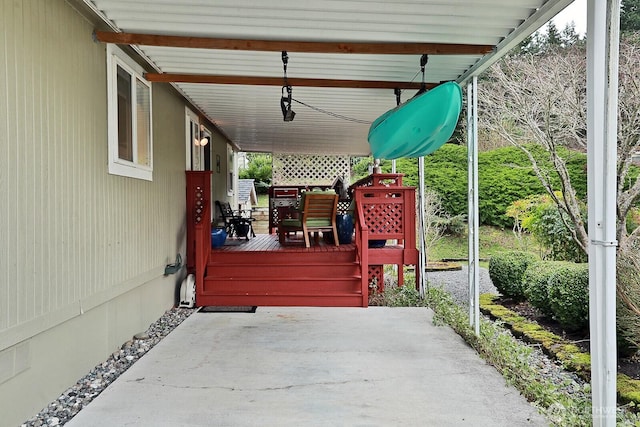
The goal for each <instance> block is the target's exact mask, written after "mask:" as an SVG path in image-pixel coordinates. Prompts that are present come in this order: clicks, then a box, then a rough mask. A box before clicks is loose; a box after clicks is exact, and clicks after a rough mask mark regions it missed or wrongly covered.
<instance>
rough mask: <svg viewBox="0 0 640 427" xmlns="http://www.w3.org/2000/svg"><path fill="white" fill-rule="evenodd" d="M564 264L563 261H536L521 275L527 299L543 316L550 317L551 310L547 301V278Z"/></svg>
mask: <svg viewBox="0 0 640 427" xmlns="http://www.w3.org/2000/svg"><path fill="white" fill-rule="evenodd" d="M563 265H566V262H564V261H538V262H534V263H532V264H530V265H529V267H527V270H526V271H525V272H524V276H523V277H522V287H523V289H524V296H525V297H526V299H527V301H529V303H530V304H531V305H532V306H534V307H535V308H537V309H538V310H540V312H541V313H542V314H544V315H545V316H549V317H551V316H552V315H553V310H552V309H551V303H550V302H549V278H550V277H551V276H553V275H554V274H555V273H556V271H557V270H558V268H560V267H561V266H563Z"/></svg>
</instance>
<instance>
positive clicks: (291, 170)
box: [272, 154, 350, 185]
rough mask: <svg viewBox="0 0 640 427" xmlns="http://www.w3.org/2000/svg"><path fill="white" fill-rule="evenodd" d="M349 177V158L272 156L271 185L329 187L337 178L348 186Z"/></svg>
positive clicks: (296, 155) (297, 155)
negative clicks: (340, 178)
mask: <svg viewBox="0 0 640 427" xmlns="http://www.w3.org/2000/svg"><path fill="white" fill-rule="evenodd" d="M349 175H350V159H349V156H322V155H305V154H274V155H273V175H272V184H273V185H331V184H333V181H334V180H335V179H336V178H337V177H338V176H340V177H342V178H343V179H345V183H346V184H347V185H348V179H349Z"/></svg>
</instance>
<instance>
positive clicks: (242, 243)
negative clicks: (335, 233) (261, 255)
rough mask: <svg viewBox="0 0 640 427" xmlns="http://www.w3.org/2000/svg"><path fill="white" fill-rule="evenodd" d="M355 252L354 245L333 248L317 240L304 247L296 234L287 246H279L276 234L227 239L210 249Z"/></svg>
mask: <svg viewBox="0 0 640 427" xmlns="http://www.w3.org/2000/svg"><path fill="white" fill-rule="evenodd" d="M354 250H355V244H353V243H351V244H347V245H340V246H335V245H333V244H327V243H325V242H324V241H323V240H322V237H321V238H320V239H319V243H318V244H314V242H313V239H312V240H311V247H310V248H306V247H305V246H304V240H303V238H302V234H300V233H297V234H296V237H295V238H293V239H289V240H288V242H287V245H284V246H283V245H281V244H280V242H279V241H278V235H277V234H258V235H256V237H254V238H252V239H250V240H246V239H244V238H238V239H236V238H227V240H226V242H225V244H224V246H222V247H221V248H216V249H212V252H214V253H215V252H296V253H299V252H310V253H314V252H351V251H354Z"/></svg>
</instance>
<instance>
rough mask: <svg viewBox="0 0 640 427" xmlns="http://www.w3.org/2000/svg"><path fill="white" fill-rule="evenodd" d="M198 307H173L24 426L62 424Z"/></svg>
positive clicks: (36, 426) (23, 425)
mask: <svg viewBox="0 0 640 427" xmlns="http://www.w3.org/2000/svg"><path fill="white" fill-rule="evenodd" d="M194 311H195V310H194V309H187V308H174V309H171V310H168V311H167V312H165V313H164V314H163V315H162V317H160V319H158V320H157V321H156V322H154V323H153V324H152V325H151V326H149V329H147V330H146V331H145V332H143V333H140V334H136V335H135V336H134V337H133V338H132V339H131V340H130V341H127V342H126V343H124V344H123V345H122V347H120V349H119V350H117V351H115V352H114V353H113V354H112V355H111V356H109V358H108V359H107V360H106V361H104V362H103V363H101V364H99V365H97V366H96V367H95V368H93V369H92V370H91V372H89V373H88V374H87V375H85V376H84V377H82V378H81V379H80V380H79V381H78V382H77V383H76V384H75V385H74V386H72V387H70V388H69V389H68V390H66V391H65V392H64V393H62V395H60V397H58V398H57V399H56V400H54V401H53V402H51V403H50V404H49V405H47V406H46V407H45V408H43V409H42V411H40V412H39V413H38V414H37V415H35V416H34V417H32V418H30V419H29V420H28V421H25V422H24V423H23V424H22V427H38V426H62V425H64V424H65V423H67V421H69V420H70V419H71V418H73V416H74V415H76V414H77V413H78V412H79V411H80V410H81V409H82V408H83V407H85V406H86V405H88V404H89V402H91V401H92V400H93V399H94V398H95V397H96V396H97V395H99V394H100V393H101V392H102V391H103V390H104V389H105V388H107V386H108V385H109V384H111V382H113V381H114V380H115V379H116V378H118V377H119V376H120V374H122V373H123V372H124V371H126V370H127V369H128V368H129V367H130V366H131V365H133V364H134V363H135V362H136V361H137V360H138V359H139V358H140V357H142V356H143V355H144V354H145V353H146V352H147V351H149V350H150V349H151V348H152V347H153V346H154V345H156V344H157V343H158V342H160V340H162V338H164V337H165V336H167V334H169V332H171V331H172V330H173V329H174V328H175V327H176V326H178V325H179V324H180V323H182V321H183V320H184V319H186V318H187V317H189V316H190V315H191V314H192V313H193V312H194Z"/></svg>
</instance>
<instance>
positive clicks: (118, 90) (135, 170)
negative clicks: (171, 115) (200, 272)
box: [107, 44, 153, 181]
mask: <svg viewBox="0 0 640 427" xmlns="http://www.w3.org/2000/svg"><path fill="white" fill-rule="evenodd" d="M143 74H144V70H143V69H142V67H141V66H140V65H138V64H137V63H136V62H135V61H134V60H133V59H131V58H130V57H129V56H128V55H127V54H125V53H124V52H123V51H122V50H121V49H120V48H118V47H117V46H115V45H111V44H109V45H107V108H108V126H109V127H108V131H107V132H108V139H109V173H110V174H113V175H122V176H127V177H131V178H137V179H144V180H147V181H152V180H153V132H152V119H151V118H152V111H151V105H152V99H151V83H149V82H148V81H147V80H145V79H144V77H143Z"/></svg>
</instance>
